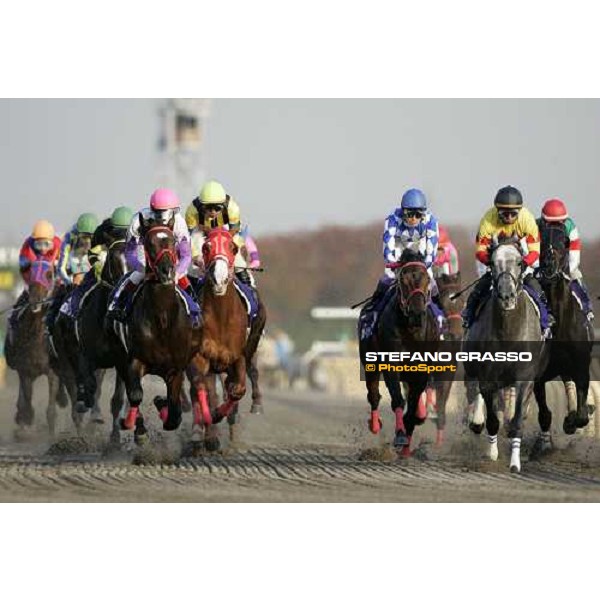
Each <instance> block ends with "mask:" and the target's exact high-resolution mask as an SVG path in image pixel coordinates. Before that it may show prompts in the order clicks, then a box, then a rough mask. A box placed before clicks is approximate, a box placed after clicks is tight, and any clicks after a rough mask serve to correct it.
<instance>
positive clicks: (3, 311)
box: [0, 298, 54, 316]
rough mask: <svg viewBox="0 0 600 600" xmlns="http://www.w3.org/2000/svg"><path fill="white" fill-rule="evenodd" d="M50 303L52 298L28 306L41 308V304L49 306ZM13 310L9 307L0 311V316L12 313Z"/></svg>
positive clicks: (12, 307) (13, 308)
mask: <svg viewBox="0 0 600 600" xmlns="http://www.w3.org/2000/svg"><path fill="white" fill-rule="evenodd" d="M51 302H54V298H49V299H48V300H41V301H40V302H36V303H35V304H30V305H29V306H31V307H33V306H42V305H43V304H50V303H51ZM23 307H25V305H23ZM13 310H15V307H14V306H10V307H9V308H5V309H4V310H0V316H2V315H5V314H6V313H8V312H12V311H13Z"/></svg>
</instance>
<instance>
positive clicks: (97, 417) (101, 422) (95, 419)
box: [92, 412, 104, 425]
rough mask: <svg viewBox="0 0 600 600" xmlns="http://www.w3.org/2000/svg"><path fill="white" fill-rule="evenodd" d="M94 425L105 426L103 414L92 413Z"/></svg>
mask: <svg viewBox="0 0 600 600" xmlns="http://www.w3.org/2000/svg"><path fill="white" fill-rule="evenodd" d="M92 423H95V424H96V425H104V418H103V417H102V413H99V412H97V413H92Z"/></svg>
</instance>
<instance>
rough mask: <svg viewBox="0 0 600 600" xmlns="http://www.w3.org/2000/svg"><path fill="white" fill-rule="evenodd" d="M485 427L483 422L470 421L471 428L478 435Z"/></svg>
mask: <svg viewBox="0 0 600 600" xmlns="http://www.w3.org/2000/svg"><path fill="white" fill-rule="evenodd" d="M483 427H484V424H483V423H481V424H479V423H469V429H470V430H471V431H472V432H473V433H475V434H477V435H479V434H480V433H481V432H482V431H483Z"/></svg>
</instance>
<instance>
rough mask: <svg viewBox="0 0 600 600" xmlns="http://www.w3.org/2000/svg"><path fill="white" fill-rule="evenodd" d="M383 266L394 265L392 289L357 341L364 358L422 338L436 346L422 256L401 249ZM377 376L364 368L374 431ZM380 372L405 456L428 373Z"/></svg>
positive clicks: (415, 344)
mask: <svg viewBox="0 0 600 600" xmlns="http://www.w3.org/2000/svg"><path fill="white" fill-rule="evenodd" d="M388 266H389V267H390V268H392V269H394V271H395V274H396V290H395V293H394V295H393V297H392V298H391V299H390V300H389V301H388V302H387V304H386V306H385V308H384V309H383V312H382V314H381V316H380V318H379V321H378V323H377V326H376V329H375V331H374V333H373V335H372V336H371V337H369V338H366V339H361V341H360V356H361V360H362V361H363V364H365V361H364V358H365V353H366V352H402V351H408V352H413V351H422V350H423V343H424V342H429V346H428V350H429V351H435V350H436V346H437V344H438V343H439V331H438V327H437V324H436V322H435V318H434V317H433V315H432V314H431V311H430V310H429V309H428V303H429V301H430V278H429V274H428V273H427V268H426V267H425V264H424V263H423V259H422V256H421V255H420V254H418V253H415V252H413V251H411V250H405V251H404V252H403V253H402V256H401V258H400V261H399V262H398V263H395V264H393V265H388ZM379 377H380V373H379V372H378V371H376V370H375V371H370V370H367V369H365V378H366V379H365V381H366V386H367V400H368V402H369V404H370V405H371V417H370V419H369V428H370V430H371V432H372V433H375V434H377V433H379V431H380V430H381V420H380V417H379V402H380V400H381V394H380V393H379ZM383 377H384V381H385V384H386V387H387V389H388V392H389V394H390V396H391V399H392V410H393V411H394V413H395V416H396V433H395V437H394V446H395V447H396V448H398V449H399V450H400V451H401V453H402V455H403V456H409V455H410V443H411V438H412V434H413V431H414V429H415V426H417V425H420V424H422V423H423V422H424V418H420V417H418V416H417V406H418V403H419V398H420V396H421V394H422V393H423V391H424V390H425V388H426V386H427V382H428V375H427V373H426V372H403V373H390V372H387V371H385V372H384V374H383ZM401 381H402V382H404V383H407V384H408V398H407V399H405V398H404V396H403V394H402V389H401V386H400V382H401ZM407 405H408V406H407Z"/></svg>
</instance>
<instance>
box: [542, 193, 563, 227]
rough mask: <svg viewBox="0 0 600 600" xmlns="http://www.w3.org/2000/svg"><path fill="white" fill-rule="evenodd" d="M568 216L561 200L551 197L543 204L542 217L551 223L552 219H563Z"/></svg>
mask: <svg viewBox="0 0 600 600" xmlns="http://www.w3.org/2000/svg"><path fill="white" fill-rule="evenodd" d="M568 216H569V213H568V212H567V207H566V206H565V204H564V202H563V201H562V200H559V199H558V198H552V200H548V201H547V202H546V204H544V208H542V217H543V219H544V221H548V222H549V223H552V222H554V221H564V220H565V219H566V218H567V217H568Z"/></svg>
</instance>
